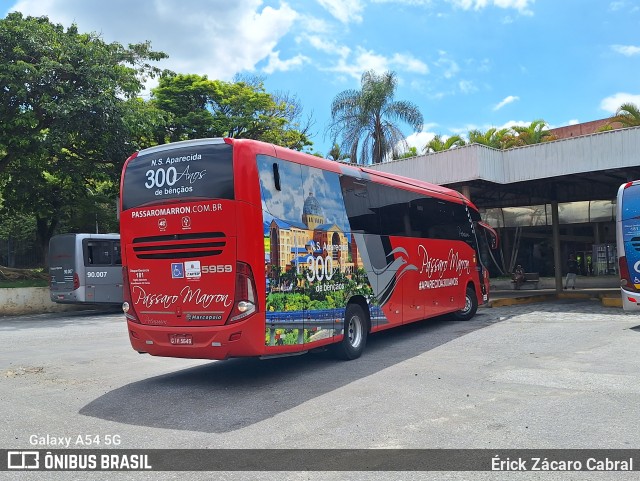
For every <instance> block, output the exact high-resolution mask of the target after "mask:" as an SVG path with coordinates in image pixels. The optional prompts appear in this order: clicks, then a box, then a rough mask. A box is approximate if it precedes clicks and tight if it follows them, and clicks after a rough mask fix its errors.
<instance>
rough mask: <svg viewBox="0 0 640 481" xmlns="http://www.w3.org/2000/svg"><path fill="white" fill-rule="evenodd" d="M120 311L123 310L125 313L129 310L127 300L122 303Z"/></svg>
mask: <svg viewBox="0 0 640 481" xmlns="http://www.w3.org/2000/svg"><path fill="white" fill-rule="evenodd" d="M122 312H124V313H125V314H126V313H127V312H129V303H128V302H127V301H125V302H123V303H122Z"/></svg>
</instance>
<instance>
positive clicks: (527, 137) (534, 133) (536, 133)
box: [513, 119, 556, 145]
mask: <svg viewBox="0 0 640 481" xmlns="http://www.w3.org/2000/svg"><path fill="white" fill-rule="evenodd" d="M546 127H547V123H546V122H545V121H544V120H542V119H538V120H534V121H533V122H531V125H529V126H528V127H517V126H514V127H513V130H514V131H515V132H516V133H517V134H518V137H517V142H518V144H519V145H533V144H539V143H540V142H548V141H550V140H555V139H556V137H555V136H554V135H553V134H552V133H551V132H549V130H547V129H546Z"/></svg>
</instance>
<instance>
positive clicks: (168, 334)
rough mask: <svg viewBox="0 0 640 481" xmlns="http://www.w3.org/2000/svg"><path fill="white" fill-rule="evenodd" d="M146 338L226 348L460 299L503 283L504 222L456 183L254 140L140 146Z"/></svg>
mask: <svg viewBox="0 0 640 481" xmlns="http://www.w3.org/2000/svg"><path fill="white" fill-rule="evenodd" d="M120 209H121V217H120V222H121V225H120V230H121V243H122V258H123V277H124V284H125V287H124V303H123V310H124V312H125V316H126V319H127V326H128V330H129V337H130V340H131V344H132V346H133V349H135V350H136V351H138V352H140V353H148V354H151V355H154V356H169V357H184V358H202V359H226V358H229V357H239V356H258V357H271V356H282V355H288V354H293V353H300V352H305V351H309V350H312V349H317V348H326V346H327V345H329V344H332V345H333V346H331V347H332V349H334V350H335V352H336V354H337V355H338V356H339V357H342V358H344V359H355V358H357V357H359V356H360V354H361V353H362V351H363V349H364V347H365V344H366V340H367V335H368V334H369V333H371V332H377V331H382V330H384V329H388V328H391V327H394V326H399V325H402V324H406V323H410V322H414V321H418V320H422V319H427V318H430V317H434V316H439V315H442V314H447V313H451V314H452V315H453V316H454V317H455V318H457V319H460V320H468V319H470V318H471V317H473V315H474V314H475V312H476V309H477V307H478V303H479V302H483V301H484V302H486V301H487V299H488V294H489V282H488V272H487V269H486V267H485V264H484V263H483V262H482V260H481V254H482V253H483V252H485V253H486V249H488V248H490V246H491V245H492V246H493V247H495V245H496V243H497V238H496V235H495V232H494V231H493V230H492V229H491V228H490V227H489V226H487V225H486V224H483V223H481V222H480V215H479V213H478V210H477V209H476V208H475V207H474V205H473V204H472V203H471V202H469V201H468V200H467V199H466V198H464V197H463V196H462V195H461V194H459V193H458V192H456V191H453V190H450V189H447V188H443V187H439V186H436V185H431V184H427V183H424V182H419V181H415V180H411V179H407V178H403V177H399V176H394V175H390V174H384V173H380V172H376V171H373V170H370V169H366V168H363V167H356V166H352V165H347V164H341V163H338V162H334V161H329V160H325V159H321V158H318V157H315V156H312V155H308V154H304V153H300V152H296V151H292V150H288V149H285V148H281V147H278V146H275V145H271V144H266V143H262V142H258V141H253V140H239V139H201V140H189V141H184V142H177V143H173V144H167V145H160V146H157V147H152V148H149V149H146V150H142V151H140V152H138V153H135V154H133V155H132V156H131V157H130V158H129V159H128V160H127V161H126V163H125V165H124V168H123V174H122V179H121V198H120Z"/></svg>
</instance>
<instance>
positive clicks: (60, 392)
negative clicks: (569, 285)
mask: <svg viewBox="0 0 640 481" xmlns="http://www.w3.org/2000/svg"><path fill="white" fill-rule="evenodd" d="M638 324H640V318H638V317H635V316H632V315H627V314H624V313H623V312H622V310H621V309H617V308H607V307H603V306H602V305H601V304H600V303H599V302H596V301H592V300H588V299H563V300H556V301H553V302H544V303H535V304H527V305H514V306H509V307H499V308H481V309H480V310H479V313H478V315H477V316H476V318H474V319H473V320H472V321H470V322H466V323H461V322H453V321H448V320H434V321H430V322H425V323H420V324H415V325H411V326H408V327H405V328H400V329H396V330H394V331H388V332H385V333H380V334H378V335H375V336H372V338H371V339H370V343H369V345H368V348H367V351H366V353H365V355H364V356H363V357H362V358H360V359H358V360H356V361H351V362H338V361H335V360H333V359H331V358H330V357H328V356H326V355H306V356H300V357H295V358H284V359H276V360H270V361H257V360H251V359H237V360H230V361H225V362H209V361H193V360H179V359H162V358H152V357H150V356H141V355H138V354H136V353H134V352H133V351H132V350H131V349H130V347H129V344H128V340H127V336H126V328H125V325H124V323H123V321H122V320H121V316H120V315H117V314H90V315H87V314H72V315H70V314H66V315H63V314H50V315H41V316H27V317H22V318H5V319H2V320H0V336H1V337H2V339H3V344H4V345H3V349H2V351H0V448H4V449H28V448H30V447H32V444H31V443H30V440H29V439H30V436H32V435H47V434H49V435H51V436H71V437H73V438H74V439H75V438H76V436H77V435H95V434H97V435H100V436H102V437H103V438H104V436H105V435H107V434H110V435H118V436H119V437H120V439H121V440H122V444H121V445H120V447H121V448H130V449H139V448H486V449H489V450H492V449H508V448H541V449H544V448H586V449H594V448H626V449H629V448H634V449H637V448H639V447H640V432H639V431H638V429H637V419H638V417H639V416H640V404H639V403H638V402H637V400H638V395H639V394H640V357H639V356H638V355H637V352H638V346H639V343H640V332H638V331H637V330H636V329H635V328H636V326H638ZM45 448H46V447H45ZM3 474H4V475H6V474H11V473H0V477H2V475H3ZM54 474H55V473H32V474H31V475H30V476H29V475H25V476H24V479H114V478H119V479H181V478H185V476H186V478H188V479H273V480H275V479H278V480H279V479H322V480H324V479H327V480H328V479H381V480H382V479H460V480H462V479H464V480H466V479H487V480H488V479H499V480H503V479H504V480H511V479H554V480H555V479H557V480H565V479H576V480H577V479H580V480H584V479H638V478H637V476H635V475H634V473H630V474H628V473H584V472H582V473H535V474H534V473H473V472H459V473H455V472H452V473H397V472H396V473H356V472H350V473H345V472H336V473H273V472H271V473H189V474H188V475H185V474H178V473H154V474H153V475H148V476H146V477H145V476H144V475H139V476H134V475H133V474H131V473H129V474H121V475H118V474H117V473H116V474H114V473H111V474H109V473H105V474H100V473H91V475H88V474H87V473H58V474H56V475H55V476H54ZM4 479H16V478H15V477H7V476H5V477H4Z"/></svg>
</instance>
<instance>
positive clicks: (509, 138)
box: [469, 127, 515, 149]
mask: <svg viewBox="0 0 640 481" xmlns="http://www.w3.org/2000/svg"><path fill="white" fill-rule="evenodd" d="M514 139H515V136H514V135H513V133H512V131H511V129H500V130H498V129H496V128H495V127H492V128H490V129H489V130H487V131H486V132H481V131H480V130H477V129H476V130H470V131H469V143H470V144H482V145H486V146H487V147H493V148H494V149H506V148H509V147H513V145H512V144H513V143H514Z"/></svg>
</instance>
